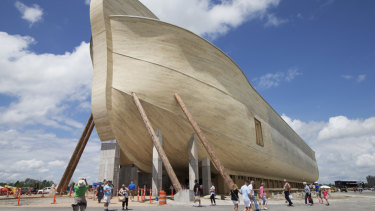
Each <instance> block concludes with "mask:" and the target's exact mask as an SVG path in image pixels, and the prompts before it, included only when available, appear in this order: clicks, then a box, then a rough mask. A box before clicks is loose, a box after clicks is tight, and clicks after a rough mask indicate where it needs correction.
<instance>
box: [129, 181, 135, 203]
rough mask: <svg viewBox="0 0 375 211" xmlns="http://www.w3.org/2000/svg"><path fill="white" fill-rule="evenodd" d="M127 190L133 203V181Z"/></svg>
mask: <svg viewBox="0 0 375 211" xmlns="http://www.w3.org/2000/svg"><path fill="white" fill-rule="evenodd" d="M128 189H129V192H130V200H132V201H134V196H135V195H136V193H135V189H136V186H135V184H134V183H133V181H131V182H130V184H129V187H128Z"/></svg>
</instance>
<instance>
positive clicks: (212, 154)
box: [174, 93, 234, 190]
mask: <svg viewBox="0 0 375 211" xmlns="http://www.w3.org/2000/svg"><path fill="white" fill-rule="evenodd" d="M174 97H175V98H176V100H177V102H178V104H179V105H180V107H181V109H182V111H183V112H184V113H185V115H186V117H187V118H188V120H189V122H190V124H191V126H192V127H193V129H194V131H195V132H196V133H197V135H198V137H199V140H201V142H202V144H203V146H204V148H205V149H206V151H207V153H208V154H209V155H210V157H211V161H212V162H213V164H214V166H215V168H216V169H217V170H218V171H219V173H220V175H221V176H222V177H223V179H224V181H225V183H226V185H227V186H228V187H229V190H232V188H233V185H234V182H233V180H232V178H230V176H229V174H228V173H227V171H226V170H225V168H224V166H223V165H222V164H221V162H220V160H219V158H218V157H217V156H216V154H215V152H214V150H213V149H212V148H211V146H210V144H209V143H208V141H207V139H206V137H205V136H204V134H203V132H202V131H201V129H200V127H199V126H198V124H197V122H195V120H194V119H193V116H192V115H191V114H190V112H189V110H188V109H187V108H186V106H185V103H184V102H183V101H182V99H181V97H180V96H179V95H178V94H177V93H175V94H174Z"/></svg>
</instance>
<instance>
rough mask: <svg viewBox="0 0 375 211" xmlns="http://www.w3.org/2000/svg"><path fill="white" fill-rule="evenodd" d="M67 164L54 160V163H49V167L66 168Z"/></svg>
mask: <svg viewBox="0 0 375 211" xmlns="http://www.w3.org/2000/svg"><path fill="white" fill-rule="evenodd" d="M66 163H67V162H66V161H62V160H54V161H50V162H48V165H49V166H51V167H56V166H64V165H65V164H66Z"/></svg>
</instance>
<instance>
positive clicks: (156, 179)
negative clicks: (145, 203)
mask: <svg viewBox="0 0 375 211" xmlns="http://www.w3.org/2000/svg"><path fill="white" fill-rule="evenodd" d="M156 136H157V137H158V138H159V142H160V145H163V136H162V134H161V131H160V130H159V129H157V130H156ZM162 180H163V163H162V161H161V159H160V156H159V153H158V151H157V150H156V148H155V146H153V149H152V195H153V196H158V195H159V190H160V187H162Z"/></svg>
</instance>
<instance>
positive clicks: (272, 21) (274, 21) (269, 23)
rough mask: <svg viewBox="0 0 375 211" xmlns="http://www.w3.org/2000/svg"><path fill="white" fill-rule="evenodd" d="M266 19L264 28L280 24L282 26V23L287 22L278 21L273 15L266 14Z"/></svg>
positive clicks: (285, 21)
mask: <svg viewBox="0 0 375 211" xmlns="http://www.w3.org/2000/svg"><path fill="white" fill-rule="evenodd" d="M266 19H267V21H266V23H265V24H264V26H266V27H270V26H279V25H281V24H284V23H287V22H288V20H287V19H280V18H278V17H276V16H275V15H274V14H268V15H267V18H266Z"/></svg>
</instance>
